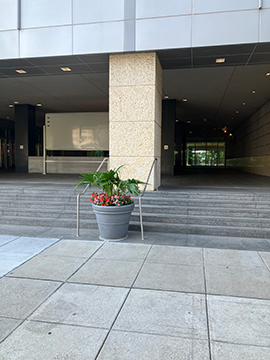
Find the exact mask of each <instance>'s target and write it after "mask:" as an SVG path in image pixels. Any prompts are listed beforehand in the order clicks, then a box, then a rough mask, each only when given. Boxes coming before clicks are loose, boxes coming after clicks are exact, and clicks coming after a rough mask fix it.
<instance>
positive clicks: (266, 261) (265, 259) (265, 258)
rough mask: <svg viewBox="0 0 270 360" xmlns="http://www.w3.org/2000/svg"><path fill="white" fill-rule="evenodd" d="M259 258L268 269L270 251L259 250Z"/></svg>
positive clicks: (269, 266) (269, 267) (269, 265)
mask: <svg viewBox="0 0 270 360" xmlns="http://www.w3.org/2000/svg"><path fill="white" fill-rule="evenodd" d="M259 254H260V256H261V258H262V259H263V262H264V264H266V266H267V267H268V269H269V270H270V253H269V252H260V253H259Z"/></svg>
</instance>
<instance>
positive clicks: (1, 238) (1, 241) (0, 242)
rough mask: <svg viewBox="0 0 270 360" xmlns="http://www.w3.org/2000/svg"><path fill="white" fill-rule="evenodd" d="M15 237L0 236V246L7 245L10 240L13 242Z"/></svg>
mask: <svg viewBox="0 0 270 360" xmlns="http://www.w3.org/2000/svg"><path fill="white" fill-rule="evenodd" d="M16 238H17V236H11V235H0V246H2V245H4V244H7V243H9V242H10V241H12V240H15V239H16Z"/></svg>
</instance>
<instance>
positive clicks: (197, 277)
mask: <svg viewBox="0 0 270 360" xmlns="http://www.w3.org/2000/svg"><path fill="white" fill-rule="evenodd" d="M134 287H138V288H144V289H157V290H168V291H183V292H195V293H204V292H205V287H204V274H203V267H202V266H187V265H175V264H156V263H145V264H144V266H143V268H142V270H141V272H140V274H139V276H138V278H137V280H136V282H135V284H134Z"/></svg>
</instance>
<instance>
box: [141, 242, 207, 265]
mask: <svg viewBox="0 0 270 360" xmlns="http://www.w3.org/2000/svg"><path fill="white" fill-rule="evenodd" d="M146 262H154V263H166V264H182V265H201V266H202V265H203V258H202V249H196V248H187V247H176V246H159V245H153V247H152V248H151V250H150V252H149V254H148V256H147V259H146Z"/></svg>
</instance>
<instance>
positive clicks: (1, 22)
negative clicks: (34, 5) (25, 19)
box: [0, 0, 18, 30]
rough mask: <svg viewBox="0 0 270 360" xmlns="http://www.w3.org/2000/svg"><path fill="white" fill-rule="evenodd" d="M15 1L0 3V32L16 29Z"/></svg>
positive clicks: (16, 3) (8, 0)
mask: <svg viewBox="0 0 270 360" xmlns="http://www.w3.org/2000/svg"><path fill="white" fill-rule="evenodd" d="M17 5H18V1H17V0H1V1H0V30H15V29H17V12H18V9H17Z"/></svg>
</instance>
